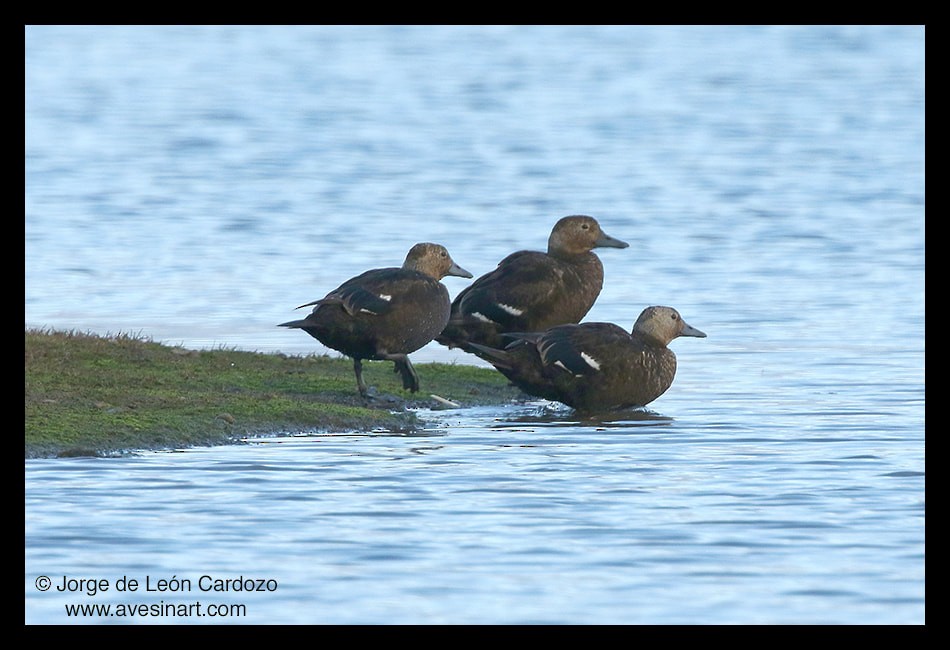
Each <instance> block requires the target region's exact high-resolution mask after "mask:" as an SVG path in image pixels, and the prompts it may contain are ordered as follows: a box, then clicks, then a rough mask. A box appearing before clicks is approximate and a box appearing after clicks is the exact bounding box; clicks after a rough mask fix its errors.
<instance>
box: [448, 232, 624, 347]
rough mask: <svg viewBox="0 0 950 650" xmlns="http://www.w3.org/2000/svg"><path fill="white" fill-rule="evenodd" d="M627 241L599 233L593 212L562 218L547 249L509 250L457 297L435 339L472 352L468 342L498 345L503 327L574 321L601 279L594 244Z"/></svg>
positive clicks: (530, 328) (527, 328)
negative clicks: (494, 265) (591, 213)
mask: <svg viewBox="0 0 950 650" xmlns="http://www.w3.org/2000/svg"><path fill="white" fill-rule="evenodd" d="M601 246H608V247H612V248H626V247H627V246H628V244H627V243H626V242H623V241H620V240H619V239H615V238H613V237H610V236H609V235H607V234H606V233H604V232H603V230H601V228H600V224H599V223H597V220H596V219H594V218H593V217H588V216H583V215H575V216H570V217H564V218H563V219H561V220H559V221H558V222H557V224H555V226H554V228H553V230H552V231H551V235H550V237H549V239H548V250H547V252H546V253H542V252H539V251H518V252H516V253H512V254H511V255H509V256H508V257H506V258H505V259H503V260H502V261H501V262H499V264H498V266H497V267H496V268H495V269H494V270H493V271H490V272H489V273H486V274H485V275H483V276H481V277H480V278H478V279H477V280H475V282H473V283H472V284H471V285H469V286H468V287H467V288H466V289H464V290H463V291H462V292H461V293H459V295H458V296H457V297H456V298H455V300H454V301H453V303H452V314H451V316H450V317H449V323H448V325H447V326H446V327H445V329H444V330H443V331H442V333H441V334H440V335H439V336H437V337H436V341H438V342H439V343H441V344H442V345H446V346H448V347H450V348H455V347H457V348H461V349H463V350H465V351H467V352H471V351H472V350H471V349H470V344H472V343H478V344H480V345H487V346H489V347H494V348H501V347H504V345H506V344H507V343H508V342H509V340H508V339H505V338H503V336H502V334H504V333H505V332H539V331H543V330H546V329H548V328H550V327H554V326H555V325H561V324H564V323H577V322H580V320H581V319H582V318H583V317H584V316H585V315H586V314H587V312H588V311H590V308H591V307H592V306H593V304H594V301H596V300H597V296H598V295H600V290H601V288H602V286H603V282H604V267H603V265H602V264H601V262H600V258H598V257H597V256H596V255H595V254H594V253H592V252H591V250H592V249H594V248H597V247H601Z"/></svg>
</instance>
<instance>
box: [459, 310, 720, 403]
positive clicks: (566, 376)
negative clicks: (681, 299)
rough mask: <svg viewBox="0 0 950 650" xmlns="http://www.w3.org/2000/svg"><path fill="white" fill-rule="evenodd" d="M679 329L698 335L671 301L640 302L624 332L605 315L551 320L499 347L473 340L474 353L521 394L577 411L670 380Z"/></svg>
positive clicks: (647, 391) (658, 390) (650, 393)
mask: <svg viewBox="0 0 950 650" xmlns="http://www.w3.org/2000/svg"><path fill="white" fill-rule="evenodd" d="M679 336H696V337H705V336H706V335H705V334H704V333H703V332H701V331H699V330H698V329H696V328H695V327H692V326H690V325H688V324H687V323H686V322H685V321H684V320H683V319H682V318H681V317H680V315H679V312H677V311H676V310H675V309H673V308H672V307H647V308H646V309H644V310H643V312H642V313H641V314H640V317H639V318H638V319H637V322H636V324H635V325H634V326H633V331H632V333H627V332H626V331H624V329H623V328H621V327H618V326H617V325H614V324H612V323H582V324H580V325H559V326H557V327H553V328H551V329H549V330H547V331H546V332H539V333H512V334H509V337H510V338H513V339H514V342H512V343H511V344H510V345H508V346H507V347H506V348H505V349H502V350H499V349H494V348H489V347H486V346H482V345H478V344H475V345H474V346H473V348H474V350H475V353H476V354H478V355H479V356H480V357H482V358H483V359H485V360H486V361H488V362H489V363H491V364H492V365H494V366H495V368H497V369H498V370H499V371H500V372H501V373H502V374H504V375H505V376H506V377H508V379H509V380H511V382H512V383H513V384H515V385H516V386H518V387H519V388H521V389H522V390H523V391H525V392H526V393H528V394H529V395H534V396H536V397H543V398H545V399H549V400H555V401H558V402H562V403H564V404H567V405H568V406H572V407H574V408H575V409H577V410H580V411H588V412H591V411H593V412H597V411H610V410H615V409H621V408H632V407H637V406H645V405H646V404H649V403H650V402H652V401H653V400H655V399H656V398H657V397H659V396H660V395H662V394H663V393H664V392H666V390H667V389H668V388H669V387H670V385H671V384H672V383H673V377H674V375H675V374H676V355H675V354H673V351H672V350H670V349H669V348H668V347H667V344H669V342H670V341H672V340H673V339H675V338H676V337H679Z"/></svg>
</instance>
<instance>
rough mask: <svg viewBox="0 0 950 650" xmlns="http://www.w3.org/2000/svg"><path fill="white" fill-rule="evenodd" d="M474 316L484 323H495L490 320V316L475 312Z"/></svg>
mask: <svg viewBox="0 0 950 650" xmlns="http://www.w3.org/2000/svg"><path fill="white" fill-rule="evenodd" d="M472 316H474V317H475V318H477V319H478V320H480V321H482V322H483V323H494V322H495V321H493V320H492V319H490V318H489V317H488V316H486V315H485V314H483V313H481V312H477V311H473V312H472Z"/></svg>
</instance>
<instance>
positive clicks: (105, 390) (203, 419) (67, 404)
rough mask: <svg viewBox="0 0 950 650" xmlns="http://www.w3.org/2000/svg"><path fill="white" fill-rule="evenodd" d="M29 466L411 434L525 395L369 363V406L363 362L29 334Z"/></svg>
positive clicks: (457, 370) (480, 379)
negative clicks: (275, 439) (459, 412)
mask: <svg viewBox="0 0 950 650" xmlns="http://www.w3.org/2000/svg"><path fill="white" fill-rule="evenodd" d="M25 352H26V418H25V451H26V457H27V458H37V457H51V456H72V455H108V454H115V453H122V452H125V451H128V450H135V449H165V448H179V447H188V446H195V445H210V444H221V443H227V442H231V441H235V440H239V439H241V438H243V437H245V436H249V435H255V434H269V433H279V432H298V431H314V430H320V431H371V430H386V431H409V430H413V429H415V428H418V427H421V426H422V425H423V424H424V423H422V422H420V421H419V419H418V418H417V416H416V415H415V413H413V412H412V411H411V410H407V409H411V408H413V407H420V406H426V407H430V406H436V405H438V403H437V402H436V401H435V400H433V399H431V398H430V397H429V395H430V394H436V395H439V396H441V397H443V398H446V399H449V400H451V401H453V402H456V403H458V404H460V405H462V406H472V405H476V404H488V403H504V402H508V401H511V400H512V399H515V398H517V397H518V396H519V395H520V393H519V392H518V391H517V390H516V389H514V388H511V387H510V386H509V385H508V383H507V381H506V380H505V378H504V377H502V376H501V375H500V374H498V373H496V372H495V371H493V370H489V369H485V368H479V367H475V366H467V365H454V364H452V365H450V364H418V365H416V371H417V372H418V374H419V378H420V384H421V389H420V392H419V393H416V394H414V395H413V394H410V393H408V392H407V391H404V390H403V389H402V388H401V382H400V379H399V376H398V375H395V374H393V372H392V364H391V363H388V362H365V363H364V364H363V367H364V372H363V374H364V378H365V380H366V382H367V384H368V385H370V386H375V387H376V388H377V389H378V390H379V393H380V394H379V396H378V399H375V400H372V401H370V402H369V403H367V402H365V401H364V400H363V399H362V398H361V397H360V396H359V394H358V393H357V391H356V380H355V378H354V375H353V364H352V361H350V360H349V359H345V358H331V357H328V356H315V355H310V356H286V355H283V354H262V353H258V352H245V351H239V350H227V349H217V350H186V349H183V348H179V347H169V346H166V345H162V344H160V343H155V342H153V341H151V340H148V339H146V338H143V337H140V336H133V335H128V334H119V335H115V336H98V335H95V334H87V333H78V332H74V331H70V332H63V331H50V330H27V331H26V347H25Z"/></svg>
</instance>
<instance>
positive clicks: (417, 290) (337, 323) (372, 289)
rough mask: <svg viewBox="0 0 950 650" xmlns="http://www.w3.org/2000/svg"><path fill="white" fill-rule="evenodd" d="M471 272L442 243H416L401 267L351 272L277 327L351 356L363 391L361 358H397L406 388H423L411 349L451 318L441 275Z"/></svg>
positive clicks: (364, 393) (365, 394) (466, 275)
mask: <svg viewBox="0 0 950 650" xmlns="http://www.w3.org/2000/svg"><path fill="white" fill-rule="evenodd" d="M448 275H451V276H458V277H462V278H471V277H473V276H472V274H471V273H469V272H468V271H466V270H465V269H463V268H462V267H460V266H459V265H458V264H456V263H455V261H454V260H453V259H452V257H451V256H450V255H449V252H448V250H446V248H445V247H444V246H442V245H441V244H433V243H430V242H420V243H418V244H415V245H414V246H413V247H412V248H411V249H409V253H408V254H407V255H406V259H405V261H404V262H403V264H402V266H401V267H388V268H377V269H371V270H369V271H365V272H364V273H361V274H360V275H357V276H356V277H353V278H350V279H349V280H347V281H346V282H344V283H343V284H341V285H340V286H339V287H337V288H336V289H334V290H333V291H331V292H330V293H328V294H327V295H326V296H324V297H323V298H320V299H319V300H314V301H312V302H308V303H306V304H303V305H300V306H299V307H297V309H301V308H303V307H310V306H313V310H312V311H311V312H310V314H308V315H307V317H306V318H302V319H300V320H292V321H288V322H286V323H280V325H278V327H288V328H296V329H301V330H303V331H305V332H306V333H307V334H309V335H310V336H312V337H313V338H315V339H317V340H318V341H320V342H321V343H322V344H323V345H325V346H326V347H328V348H331V349H333V350H336V351H337V352H341V353H342V354H344V355H346V356H348V357H350V358H352V359H353V372H354V373H355V375H356V386H357V389H358V390H359V393H360V395H361V396H362V397H363V398H367V397H368V395H369V391H368V388H367V386H366V383H365V382H364V380H363V363H362V362H363V360H385V361H392V362H393V366H394V367H393V371H394V372H396V373H398V374H399V375H400V376H401V378H402V382H403V388H404V389H406V390H408V391H410V392H411V393H415V392H417V391H418V390H419V376H418V374H417V373H416V370H415V368H414V367H413V365H412V362H411V361H410V360H409V356H408V355H409V354H410V353H412V352H415V351H416V350H418V349H419V348H421V347H423V346H424V345H426V344H427V343H429V342H430V341H432V340H433V338H435V336H436V335H438V334H439V333H440V332H441V331H442V330H443V328H444V327H445V325H446V323H448V320H449V314H450V311H451V301H450V299H449V292H448V289H446V287H445V285H443V284H442V282H441V280H442V278H444V277H445V276H448Z"/></svg>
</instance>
